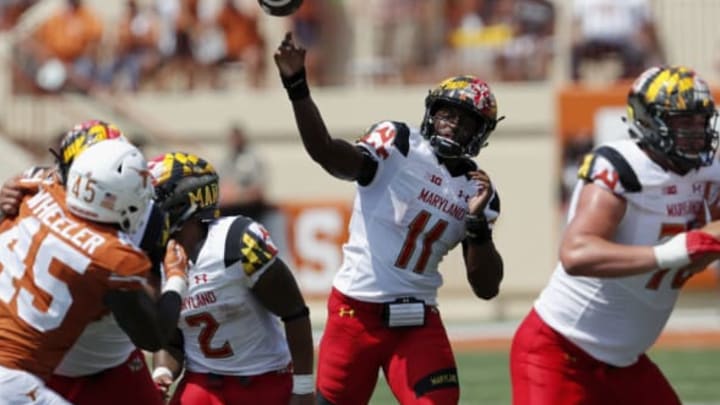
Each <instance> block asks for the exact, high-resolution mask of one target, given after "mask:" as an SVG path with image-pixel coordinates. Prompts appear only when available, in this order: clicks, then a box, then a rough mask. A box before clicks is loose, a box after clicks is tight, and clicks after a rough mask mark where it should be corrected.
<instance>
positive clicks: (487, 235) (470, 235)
mask: <svg viewBox="0 0 720 405" xmlns="http://www.w3.org/2000/svg"><path fill="white" fill-rule="evenodd" d="M465 238H466V239H467V240H468V241H470V242H473V243H476V244H482V243H485V242H488V241H490V240H492V230H491V229H490V227H489V226H488V223H487V219H486V218H485V217H484V216H482V217H478V216H477V215H472V214H468V215H465Z"/></svg>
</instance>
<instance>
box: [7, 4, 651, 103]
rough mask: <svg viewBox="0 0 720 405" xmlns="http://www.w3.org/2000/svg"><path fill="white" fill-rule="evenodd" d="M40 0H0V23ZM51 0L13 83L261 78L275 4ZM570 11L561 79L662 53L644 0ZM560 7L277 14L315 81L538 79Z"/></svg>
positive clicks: (165, 84) (312, 8) (88, 86)
mask: <svg viewBox="0 0 720 405" xmlns="http://www.w3.org/2000/svg"><path fill="white" fill-rule="evenodd" d="M40 3H42V1H38V0H3V1H0V8H1V9H0V30H6V31H12V30H13V29H14V27H15V26H16V25H18V24H20V23H21V22H22V20H23V18H24V16H25V14H26V13H30V12H31V11H32V10H33V8H35V6H37V5H39V4H40ZM59 3H62V4H61V5H60V6H58V7H56V8H55V9H53V10H51V11H50V12H47V13H46V14H44V15H43V16H42V18H40V19H39V21H37V22H36V23H35V24H34V25H32V26H31V28H30V29H26V30H24V31H23V35H15V36H14V39H13V57H12V58H11V60H12V61H13V62H12V65H13V66H12V68H13V69H12V71H13V73H14V80H13V83H14V85H15V90H16V91H19V92H28V91H38V92H56V91H61V90H74V91H80V92H85V91H90V90H92V89H97V88H101V89H108V90H120V91H138V90H143V89H155V90H166V89H182V90H192V89H195V88H199V87H204V88H213V89H223V88H226V87H227V85H228V81H229V80H228V77H233V76H229V73H234V72H239V73H240V75H239V76H241V77H242V78H243V80H244V81H245V82H246V84H247V85H249V86H252V87H256V88H261V87H263V86H265V84H266V83H265V82H266V76H267V73H268V72H267V69H268V63H269V61H270V60H271V57H272V51H273V49H271V48H272V47H268V42H270V41H271V39H270V41H269V39H268V38H267V36H268V21H269V20H270V19H272V18H273V17H268V16H266V15H264V14H263V13H262V11H261V10H260V8H259V7H257V3H256V1H254V0H252V1H251V0H124V6H123V11H122V15H120V16H119V18H107V16H103V14H102V13H100V12H99V11H100V10H97V9H95V7H98V5H99V4H101V3H99V2H94V1H88V0H61V1H59ZM571 14H572V28H571V32H572V42H571V49H570V50H568V52H566V53H567V54H569V55H570V57H569V58H568V59H569V64H570V66H569V68H568V71H569V72H570V76H571V77H570V79H572V80H576V81H580V80H583V77H584V72H585V71H586V67H587V65H589V64H590V63H596V62H599V61H600V62H602V61H610V62H611V63H614V64H615V66H616V67H617V69H616V70H617V74H616V76H617V78H618V79H622V78H629V77H634V76H635V75H636V74H637V73H638V72H639V71H642V70H643V69H644V68H645V67H646V66H649V65H651V64H653V63H657V62H661V61H662V59H663V51H662V46H661V44H660V43H659V41H658V37H657V34H656V30H655V25H654V19H653V15H652V10H651V7H650V4H649V0H624V1H617V0H573V2H572V10H571ZM557 15H558V10H557V5H556V4H555V3H553V2H552V1H550V0H422V1H417V0H305V1H304V2H303V5H302V7H301V8H300V9H299V10H298V11H297V12H296V13H294V14H293V15H292V16H290V17H287V18H283V19H281V25H283V27H282V28H283V29H284V30H291V31H292V32H293V33H294V35H295V39H296V40H297V41H298V42H299V43H300V44H301V45H303V46H304V47H305V48H306V49H307V50H308V65H307V69H308V77H309V80H310V81H311V82H312V83H314V84H315V85H319V86H323V85H341V84H347V83H350V82H352V81H353V80H358V78H360V80H369V81H372V82H374V83H401V84H412V83H425V82H432V81H436V80H437V79H438V78H439V77H444V76H447V75H448V74H454V73H457V72H472V73H473V74H476V75H480V76H483V77H484V78H487V80H494V81H539V80H546V79H548V78H549V77H550V76H551V75H552V69H553V60H554V57H555V55H556V54H557V45H558V44H557V42H558V41H556V39H555V33H556V25H557V23H558V18H557ZM358 18H361V21H364V22H366V24H363V25H367V26H366V27H365V26H358V24H355V23H353V22H355V21H358V20H357V19H358ZM360 31H362V32H360ZM360 38H362V41H360V40H359V39H360ZM363 47H364V48H368V49H360V48H363ZM320 50H322V51H320Z"/></svg>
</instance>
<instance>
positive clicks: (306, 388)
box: [292, 374, 315, 395]
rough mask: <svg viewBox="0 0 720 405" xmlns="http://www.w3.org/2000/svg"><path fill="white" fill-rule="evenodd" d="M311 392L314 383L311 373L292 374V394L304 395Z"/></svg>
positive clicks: (313, 390) (313, 388)
mask: <svg viewBox="0 0 720 405" xmlns="http://www.w3.org/2000/svg"><path fill="white" fill-rule="evenodd" d="M313 392H315V383H314V381H313V375H312V374H293V388H292V393H293V394H296V395H305V394H312V393H313Z"/></svg>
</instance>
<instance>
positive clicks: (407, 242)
mask: <svg viewBox="0 0 720 405" xmlns="http://www.w3.org/2000/svg"><path fill="white" fill-rule="evenodd" d="M358 146H359V147H362V148H364V149H365V150H366V151H367V153H369V154H370V155H371V156H372V157H373V158H374V159H375V160H376V161H377V162H378V168H377V172H376V173H375V176H374V178H373V179H372V181H371V182H370V183H369V184H367V185H360V184H359V185H358V187H357V194H356V197H355V202H354V206H353V213H352V217H351V219H350V225H349V226H350V232H349V233H350V238H349V240H348V241H347V243H345V245H344V246H343V253H344V254H343V256H344V257H343V263H342V266H341V267H340V270H339V271H338V273H337V274H336V276H335V279H334V282H333V285H334V287H335V288H337V289H338V290H339V291H341V292H342V293H343V294H345V295H348V296H350V297H353V298H356V299H358V300H361V301H366V302H387V301H393V300H395V299H397V298H400V297H407V296H412V297H415V298H418V299H421V300H424V301H425V302H426V303H427V304H430V305H436V304H437V289H438V288H439V287H440V285H442V276H441V274H440V272H439V271H438V265H439V263H440V261H441V260H442V259H443V257H445V255H446V254H447V253H448V252H449V251H450V250H451V249H452V248H454V247H455V246H457V245H458V243H460V242H461V241H462V240H463V239H464V238H465V222H464V220H465V214H466V213H467V211H468V200H469V198H470V197H472V196H474V195H476V194H477V193H478V190H479V182H477V181H475V180H470V179H469V177H468V176H466V175H465V174H460V175H458V176H453V175H451V174H450V173H449V172H448V170H447V168H446V167H445V166H444V165H442V164H441V163H440V161H439V160H438V157H437V156H436V155H435V153H434V152H433V149H432V147H431V146H430V143H429V142H428V141H427V140H426V139H425V138H424V137H423V136H422V135H421V134H420V132H419V131H418V130H417V129H410V128H408V127H407V126H406V125H405V124H401V123H394V122H389V121H386V122H380V123H378V124H376V125H375V126H373V127H372V128H371V129H370V131H369V132H368V133H367V134H366V135H365V136H364V137H363V138H362V139H360V140H359V141H358ZM466 162H467V165H468V168H467V170H466V171H465V172H467V171H471V170H476V168H477V167H476V165H475V163H474V162H472V161H471V160H466ZM499 211H500V200H499V198H498V196H497V193H496V192H495V191H494V190H493V196H492V197H491V200H490V203H489V204H488V206H487V208H486V211H485V216H486V217H487V219H488V221H489V222H490V223H491V224H492V223H493V222H494V221H495V219H496V218H497V216H498V214H499ZM455 270H456V271H463V272H464V269H455Z"/></svg>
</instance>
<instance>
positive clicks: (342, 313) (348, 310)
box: [338, 307, 355, 318]
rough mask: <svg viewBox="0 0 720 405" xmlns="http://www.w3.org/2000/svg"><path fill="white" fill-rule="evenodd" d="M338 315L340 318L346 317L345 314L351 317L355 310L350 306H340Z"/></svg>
mask: <svg viewBox="0 0 720 405" xmlns="http://www.w3.org/2000/svg"><path fill="white" fill-rule="evenodd" d="M338 315H340V317H341V318H343V317H346V316H348V317H350V318H352V317H354V316H355V310H354V309H352V308H349V307H342V308H340V310H339V311H338Z"/></svg>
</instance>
